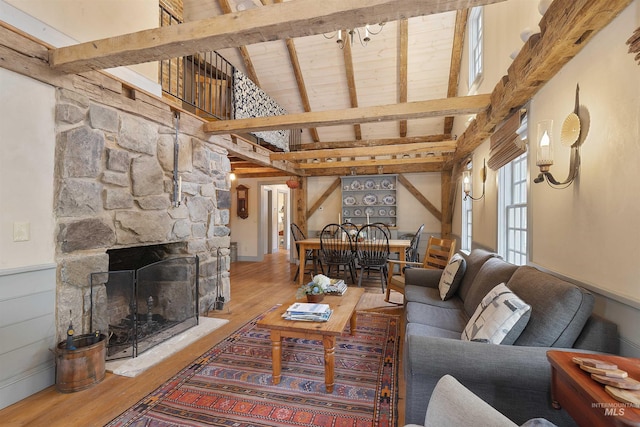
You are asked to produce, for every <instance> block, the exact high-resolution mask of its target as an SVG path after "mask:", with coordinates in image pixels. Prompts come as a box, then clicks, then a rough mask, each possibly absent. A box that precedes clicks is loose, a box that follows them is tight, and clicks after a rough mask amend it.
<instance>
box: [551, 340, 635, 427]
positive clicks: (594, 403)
mask: <svg viewBox="0 0 640 427" xmlns="http://www.w3.org/2000/svg"><path fill="white" fill-rule="evenodd" d="M573 357H589V358H594V359H599V360H602V361H606V362H609V363H615V364H616V365H618V368H619V369H622V370H623V371H627V373H628V374H629V377H631V378H634V379H637V380H640V359H632V358H628V357H621V356H610V355H605V354H587V353H574V352H565V351H554V350H550V351H548V352H547V359H548V360H549V363H550V364H551V398H552V401H553V406H554V407H556V408H557V409H560V408H563V409H564V410H566V411H567V413H568V414H569V415H570V416H571V417H572V418H573V419H574V420H575V421H576V423H578V425H580V426H581V427H596V426H640V408H637V407H634V405H631V404H628V403H624V402H619V401H617V400H616V399H614V398H613V397H611V396H610V395H609V393H607V392H606V390H605V389H604V384H601V383H599V382H597V381H596V380H594V379H593V378H591V374H589V373H588V372H586V371H584V370H582V369H581V368H580V367H579V366H578V365H577V364H575V363H573V361H572V360H571V359H572V358H573Z"/></svg>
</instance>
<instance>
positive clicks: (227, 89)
mask: <svg viewBox="0 0 640 427" xmlns="http://www.w3.org/2000/svg"><path fill="white" fill-rule="evenodd" d="M180 23H181V21H180V20H179V19H178V18H177V17H176V16H175V15H173V14H172V13H171V11H169V10H168V9H166V8H164V7H163V6H162V5H160V26H168V25H177V24H180ZM233 68H234V67H233V65H231V63H230V62H229V61H227V60H226V59H224V58H223V57H222V56H220V55H219V54H218V53H217V52H203V53H196V54H193V55H189V56H183V57H179V58H172V59H167V60H163V61H161V63H160V82H161V84H162V92H163V93H164V95H165V96H166V97H168V98H172V99H174V101H176V102H178V103H180V104H181V105H182V107H183V108H184V109H186V110H188V111H191V112H193V113H195V114H197V115H198V116H201V117H207V118H216V119H219V120H231V119H232V118H233V90H232V88H233Z"/></svg>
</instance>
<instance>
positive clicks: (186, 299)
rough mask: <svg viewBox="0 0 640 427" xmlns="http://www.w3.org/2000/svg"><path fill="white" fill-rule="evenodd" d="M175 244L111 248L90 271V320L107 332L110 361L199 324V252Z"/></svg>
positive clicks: (133, 353)
mask: <svg viewBox="0 0 640 427" xmlns="http://www.w3.org/2000/svg"><path fill="white" fill-rule="evenodd" d="M179 252H180V251H176V248H175V245H173V244H171V245H170V244H167V245H152V246H141V247H134V248H124V249H114V250H108V251H107V254H108V255H109V271H108V272H96V273H92V274H91V293H92V296H91V301H92V303H91V325H92V330H94V331H101V332H102V331H107V336H108V341H107V360H113V359H121V358H128V357H136V356H138V355H139V354H141V353H143V352H144V351H146V350H148V349H150V348H152V347H154V346H156V345H158V344H160V343H162V342H164V341H166V340H168V339H169V338H171V337H173V336H175V335H178V334H180V333H182V332H183V331H185V330H187V329H189V328H191V327H193V326H195V325H197V324H198V307H199V302H198V298H199V296H198V294H199V291H198V275H199V271H198V270H199V259H198V257H197V256H184V255H182V254H180V253H179Z"/></svg>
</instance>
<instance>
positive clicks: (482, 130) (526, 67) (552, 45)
mask: <svg viewBox="0 0 640 427" xmlns="http://www.w3.org/2000/svg"><path fill="white" fill-rule="evenodd" d="M631 1H632V0H554V1H553V2H552V3H551V5H550V6H549V9H548V10H547V12H546V13H545V14H544V16H543V17H542V19H541V21H540V29H541V33H540V34H534V35H533V36H531V37H530V38H529V40H527V42H526V43H525V44H524V46H523V47H522V49H521V50H520V53H519V54H518V56H517V57H516V58H515V59H514V60H513V62H512V63H511V66H510V67H509V70H508V73H507V75H506V76H504V77H503V78H502V79H501V80H500V81H499V82H498V84H497V85H496V87H495V88H494V90H493V92H492V93H491V107H490V108H489V107H487V108H486V109H485V110H484V111H483V112H481V113H480V114H478V115H477V116H476V118H475V120H474V121H472V122H471V124H470V125H469V127H467V130H466V131H465V132H464V133H463V134H462V135H461V136H460V138H459V139H458V150H457V151H456V154H455V158H454V159H453V161H455V162H459V161H461V160H463V159H464V158H465V157H466V156H468V155H469V154H470V153H471V152H472V151H473V150H475V149H476V148H477V147H478V146H479V145H480V144H482V143H483V142H484V141H485V140H486V138H488V137H489V136H490V135H491V133H492V132H493V130H494V128H495V127H496V125H498V124H499V123H500V122H501V121H502V120H504V119H505V118H506V117H507V116H508V115H509V114H510V113H511V111H513V109H515V108H519V107H520V106H522V105H523V104H525V103H526V102H527V101H528V100H530V99H531V98H532V97H533V96H534V95H535V94H536V93H537V92H538V90H539V89H540V88H541V87H542V86H544V84H545V83H546V82H548V81H549V80H550V79H551V78H552V77H553V76H554V75H555V74H556V73H558V71H560V69H561V68H562V67H563V66H564V65H565V64H566V63H567V62H569V61H570V60H571V58H573V57H574V56H575V55H576V54H577V53H578V52H580V50H582V48H583V47H584V46H585V45H586V44H587V42H588V41H589V40H590V39H591V37H593V36H594V35H595V34H596V33H597V32H598V31H599V30H601V29H602V28H604V27H605V26H606V25H607V24H609V23H610V22H611V21H612V20H613V19H614V18H615V17H616V16H617V15H618V14H619V13H620V12H622V10H624V9H625V8H626V7H627V6H628V5H629V3H631Z"/></svg>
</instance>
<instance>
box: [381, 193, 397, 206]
mask: <svg viewBox="0 0 640 427" xmlns="http://www.w3.org/2000/svg"><path fill="white" fill-rule="evenodd" d="M395 202H396V198H395V197H393V196H392V195H391V194H387V195H386V196H384V197H383V198H382V203H384V204H385V205H393V204H394V203H395Z"/></svg>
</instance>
